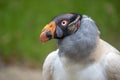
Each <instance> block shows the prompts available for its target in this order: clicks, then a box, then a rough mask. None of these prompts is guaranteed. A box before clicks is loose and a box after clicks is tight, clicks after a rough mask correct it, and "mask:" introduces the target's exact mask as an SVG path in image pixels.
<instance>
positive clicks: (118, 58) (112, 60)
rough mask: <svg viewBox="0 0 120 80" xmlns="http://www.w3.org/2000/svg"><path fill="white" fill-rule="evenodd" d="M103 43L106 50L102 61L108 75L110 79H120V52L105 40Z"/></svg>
mask: <svg viewBox="0 0 120 80" xmlns="http://www.w3.org/2000/svg"><path fill="white" fill-rule="evenodd" d="M102 44H104V46H103V47H104V51H105V50H106V51H105V55H104V56H103V61H102V63H103V65H104V68H105V72H106V76H107V78H108V80H120V52H119V51H118V50H117V49H116V48H114V47H113V46H111V45H110V44H108V43H107V42H105V41H102Z"/></svg>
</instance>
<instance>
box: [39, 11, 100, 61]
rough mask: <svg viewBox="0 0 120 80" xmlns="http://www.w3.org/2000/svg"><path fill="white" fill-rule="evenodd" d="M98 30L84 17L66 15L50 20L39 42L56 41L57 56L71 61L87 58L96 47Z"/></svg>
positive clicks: (91, 21)
mask: <svg viewBox="0 0 120 80" xmlns="http://www.w3.org/2000/svg"><path fill="white" fill-rule="evenodd" d="M98 38H99V30H98V28H97V27H96V24H95V22H94V21H93V20H92V19H91V18H89V17H87V16H86V15H81V14H76V13H68V14H62V15H59V16H57V17H55V18H53V19H52V21H51V22H50V23H49V24H47V25H46V26H45V27H44V28H43V29H42V33H41V35H40V41H41V42H47V41H49V40H51V39H56V40H57V44H58V48H59V53H60V54H59V55H60V56H63V55H64V56H67V57H69V58H73V59H80V58H84V57H86V56H88V54H90V53H91V51H92V50H94V48H95V47H96V44H97V39H98Z"/></svg>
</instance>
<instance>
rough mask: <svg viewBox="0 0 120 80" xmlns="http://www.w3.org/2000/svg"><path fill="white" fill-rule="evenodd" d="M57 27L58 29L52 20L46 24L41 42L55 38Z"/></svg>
mask: <svg viewBox="0 0 120 80" xmlns="http://www.w3.org/2000/svg"><path fill="white" fill-rule="evenodd" d="M55 29H56V25H55V22H54V21H52V22H51V23H49V24H48V25H46V26H45V27H44V28H43V29H42V33H41V35H40V41H41V42H47V41H49V40H50V39H51V38H54V33H55Z"/></svg>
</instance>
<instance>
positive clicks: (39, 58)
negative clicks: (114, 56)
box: [0, 0, 120, 65]
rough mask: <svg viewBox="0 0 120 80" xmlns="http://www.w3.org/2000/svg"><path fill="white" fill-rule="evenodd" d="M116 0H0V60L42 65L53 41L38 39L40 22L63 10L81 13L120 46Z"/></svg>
mask: <svg viewBox="0 0 120 80" xmlns="http://www.w3.org/2000/svg"><path fill="white" fill-rule="evenodd" d="M119 3H120V1H119V0H52V1H50V0H49V1H48V0H0V60H1V61H3V62H5V63H6V64H11V63H19V62H20V63H30V64H31V63H32V64H35V65H38V64H39V65H42V63H43V61H44V59H45V57H46V56H47V55H48V53H50V52H51V51H53V50H55V49H56V48H57V47H56V42H55V40H51V41H49V42H47V43H44V44H42V43H40V41H39V34H40V32H41V29H42V28H43V26H45V25H46V24H48V23H49V22H50V20H51V19H52V18H53V17H54V16H56V15H59V14H62V13H69V12H74V13H81V14H86V15H88V16H90V17H91V18H92V19H94V20H95V22H96V24H97V25H98V27H99V29H100V31H101V37H102V38H103V39H104V40H106V41H107V42H109V43H111V44H112V45H113V46H115V47H116V48H117V49H119V50H120V25H119V24H120V6H119V5H120V4H119Z"/></svg>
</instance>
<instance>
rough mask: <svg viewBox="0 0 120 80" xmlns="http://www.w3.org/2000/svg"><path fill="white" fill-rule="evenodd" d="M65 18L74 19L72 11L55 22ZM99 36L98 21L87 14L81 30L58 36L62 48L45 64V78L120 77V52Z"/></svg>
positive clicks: (117, 79) (108, 79) (86, 79)
mask: <svg viewBox="0 0 120 80" xmlns="http://www.w3.org/2000/svg"><path fill="white" fill-rule="evenodd" d="M63 18H68V19H70V18H71V14H69V15H66V14H65V15H61V16H58V17H56V18H54V19H53V21H55V22H56V23H58V21H60V20H61V19H63ZM56 26H57V27H58V25H56ZM59 29H60V28H59ZM57 33H59V31H57ZM60 33H62V32H60ZM61 35H62V34H61ZM99 35H100V32H99V30H98V28H97V26H96V24H95V22H94V21H93V20H92V19H91V18H89V17H87V16H86V15H83V16H82V19H81V21H80V28H79V29H78V31H77V32H75V33H73V34H71V35H69V36H66V37H64V38H62V39H57V45H58V49H57V50H56V51H54V52H52V53H50V54H49V55H48V57H47V58H46V60H45V63H44V65H43V77H44V80H120V52H119V51H118V50H117V49H115V48H114V47H113V46H111V45H110V44H108V43H107V42H105V41H103V40H102V39H101V38H100V37H99Z"/></svg>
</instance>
